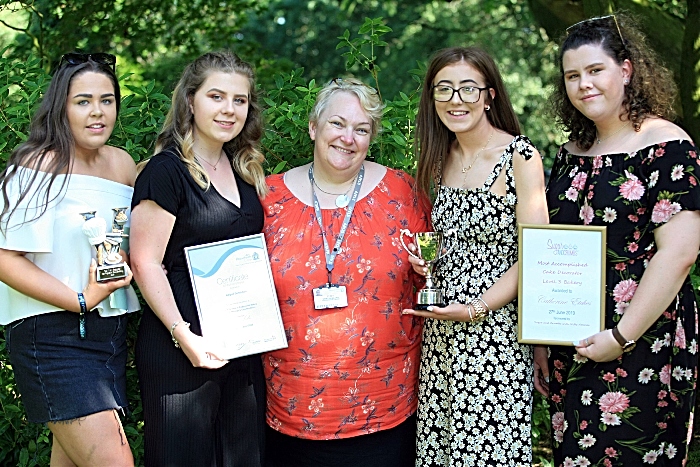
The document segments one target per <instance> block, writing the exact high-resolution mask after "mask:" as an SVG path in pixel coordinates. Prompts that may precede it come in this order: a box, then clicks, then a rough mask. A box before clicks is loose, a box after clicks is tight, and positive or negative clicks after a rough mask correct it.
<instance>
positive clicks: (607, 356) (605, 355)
mask: <svg viewBox="0 0 700 467" xmlns="http://www.w3.org/2000/svg"><path fill="white" fill-rule="evenodd" d="M574 346H575V347H576V351H577V352H578V353H579V355H581V356H582V357H586V358H589V359H591V360H593V361H594V362H610V361H613V360H615V359H616V358H618V357H619V356H620V355H622V347H620V344H619V343H618V342H617V340H616V339H615V337H613V335H612V331H611V330H610V329H606V330H604V331H601V332H599V333H597V334H593V335H592V336H590V337H587V338H585V339H583V340H580V341H578V342H576V343H574Z"/></svg>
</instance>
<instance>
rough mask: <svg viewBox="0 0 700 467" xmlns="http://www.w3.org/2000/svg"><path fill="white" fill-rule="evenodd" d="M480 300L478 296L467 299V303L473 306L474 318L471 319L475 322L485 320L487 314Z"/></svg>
mask: <svg viewBox="0 0 700 467" xmlns="http://www.w3.org/2000/svg"><path fill="white" fill-rule="evenodd" d="M480 300H481V299H480V298H472V299H471V300H469V303H470V304H471V306H472V307H473V308H474V319H473V320H472V321H473V322H475V323H478V322H481V321H483V320H485V319H486V317H487V316H488V312H487V311H486V308H484V305H482V304H481V301H480ZM489 311H491V310H489Z"/></svg>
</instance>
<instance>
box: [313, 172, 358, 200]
mask: <svg viewBox="0 0 700 467" xmlns="http://www.w3.org/2000/svg"><path fill="white" fill-rule="evenodd" d="M355 180H357V175H355V178H353V179H352V181H353V182H354V181H355ZM311 182H312V183H313V184H314V186H315V187H316V188H318V189H319V190H320V191H321V192H322V193H325V194H327V195H331V196H337V198H336V199H335V205H336V206H337V207H339V208H344V207H346V206H347V205H348V204H350V197H349V196H348V193H350V189H352V187H353V183H351V184H350V188H348V189H347V190H346V191H345V193H331V192H329V191H326V190H324V189H323V188H321V187H320V186H318V183H316V179H315V178H313V172H312V176H311Z"/></svg>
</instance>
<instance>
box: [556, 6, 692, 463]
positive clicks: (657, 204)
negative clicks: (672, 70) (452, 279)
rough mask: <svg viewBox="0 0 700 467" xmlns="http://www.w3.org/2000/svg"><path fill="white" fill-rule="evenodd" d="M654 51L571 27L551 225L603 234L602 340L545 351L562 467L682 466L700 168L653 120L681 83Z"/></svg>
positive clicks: (621, 30) (594, 23) (621, 32)
mask: <svg viewBox="0 0 700 467" xmlns="http://www.w3.org/2000/svg"><path fill="white" fill-rule="evenodd" d="M648 50H649V49H648V48H647V47H646V46H645V45H644V42H643V38H642V37H641V35H640V34H639V33H638V32H637V31H636V30H635V29H633V28H632V27H631V26H630V25H629V22H628V20H627V19H626V18H624V17H623V18H620V17H619V16H618V17H607V18H594V19H591V20H588V21H586V22H583V23H581V24H579V25H577V26H574V27H573V28H572V29H571V30H570V31H569V36H568V37H567V39H566V40H565V42H564V44H563V45H562V48H561V51H562V52H561V53H562V57H561V58H562V80H561V82H560V86H559V89H558V91H557V93H556V94H555V97H554V103H555V106H558V107H557V108H558V111H559V116H560V120H561V121H562V122H563V123H564V124H565V126H566V128H567V129H568V130H569V131H570V142H569V143H567V144H565V145H564V146H563V147H562V148H561V149H560V151H559V153H558V154H557V156H556V159H555V161H554V166H553V169H552V174H551V178H550V182H549V185H548V189H547V190H548V191H547V202H548V204H549V209H550V221H551V223H553V224H557V223H560V224H579V225H597V226H606V227H607V229H606V230H607V264H606V276H605V295H606V303H605V330H604V331H602V332H599V333H596V334H594V335H592V336H588V337H587V338H585V339H583V340H582V341H580V342H578V343H576V345H575V346H574V347H570V346H558V347H552V348H551V349H550V350H551V355H550V367H549V369H550V371H551V381H550V396H551V406H550V407H551V413H552V430H553V447H554V461H555V462H554V463H555V465H556V466H588V465H596V466H641V465H647V464H651V465H663V466H681V465H685V458H686V454H687V445H688V442H689V440H690V437H691V433H692V425H693V407H694V404H695V396H696V378H697V367H698V355H697V350H698V341H697V339H698V315H697V307H696V300H695V295H694V293H693V288H692V285H691V282H690V278H689V277H688V272H689V269H690V267H691V266H692V264H693V263H694V261H695V259H696V257H697V252H698V247H699V246H700V235H699V234H698V232H700V213H699V212H698V209H700V190H699V189H698V187H697V185H698V182H699V181H700V180H699V179H698V174H697V172H698V169H700V167H699V166H698V150H697V147H696V146H695V145H694V144H693V142H692V141H691V140H690V137H689V136H688V135H687V134H686V133H685V132H684V131H683V130H682V129H680V128H679V127H678V126H676V125H674V124H672V123H670V122H669V121H667V120H666V119H663V118H659V117H658V116H669V115H670V112H669V111H670V108H671V107H670V106H671V105H672V97H673V96H672V94H669V93H668V92H667V91H668V90H669V89H672V82H671V81H670V79H668V78H667V77H668V75H667V74H666V73H665V70H664V69H663V68H662V67H660V66H658V64H656V63H655V62H654V58H653V57H651V56H649V55H648ZM641 57H643V60H642V58H641ZM644 63H647V64H650V65H649V66H648V67H645V65H644Z"/></svg>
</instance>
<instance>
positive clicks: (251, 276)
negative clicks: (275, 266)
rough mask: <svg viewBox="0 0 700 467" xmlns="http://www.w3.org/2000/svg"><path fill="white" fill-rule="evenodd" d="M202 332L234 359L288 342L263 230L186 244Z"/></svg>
mask: <svg viewBox="0 0 700 467" xmlns="http://www.w3.org/2000/svg"><path fill="white" fill-rule="evenodd" d="M185 257H186V258H187V265H188V267H189V273H190V279H191V280H192V288H193V290H194V299H195V302H196V304H197V311H198V312H199V321H200V324H201V326H202V335H203V336H205V337H207V339H212V340H214V341H215V342H216V343H217V345H218V346H219V348H220V349H222V352H223V355H221V357H222V358H226V359H229V360H230V359H233V358H238V357H243V356H245V355H252V354H257V353H261V352H268V351H270V350H276V349H281V348H284V347H287V338H286V336H285V333H284V326H283V324H282V315H281V314H280V307H279V303H278V302H277V293H276V292H275V284H274V282H273V280H272V270H271V269H270V259H269V257H268V254H267V247H266V245H265V238H264V237H263V234H256V235H249V236H247V237H240V238H235V239H232V240H224V241H221V242H215V243H208V244H206V245H198V246H193V247H187V248H185Z"/></svg>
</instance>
